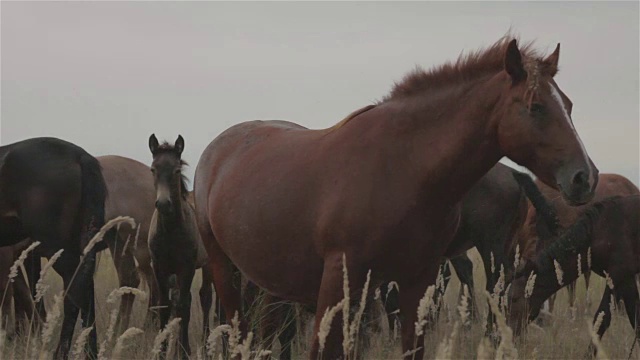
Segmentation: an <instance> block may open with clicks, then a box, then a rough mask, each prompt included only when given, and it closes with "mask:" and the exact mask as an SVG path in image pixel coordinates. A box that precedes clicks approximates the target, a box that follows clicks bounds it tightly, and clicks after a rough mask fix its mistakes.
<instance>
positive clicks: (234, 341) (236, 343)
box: [229, 311, 242, 358]
mask: <svg viewBox="0 0 640 360" xmlns="http://www.w3.org/2000/svg"><path fill="white" fill-rule="evenodd" d="M241 335H242V334H241V332H240V315H239V314H238V312H237V311H236V313H235V315H233V319H231V330H229V350H230V354H231V358H233V357H234V356H236V355H238V354H239V353H240V348H239V347H240V337H241Z"/></svg>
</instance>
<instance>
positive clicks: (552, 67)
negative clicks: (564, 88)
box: [544, 43, 560, 77]
mask: <svg viewBox="0 0 640 360" xmlns="http://www.w3.org/2000/svg"><path fill="white" fill-rule="evenodd" d="M559 59H560V43H558V45H557V46H556V49H555V50H554V51H553V53H551V55H549V56H547V58H546V59H544V65H545V66H546V67H547V70H548V71H549V74H550V75H551V77H554V76H556V73H558V60H559Z"/></svg>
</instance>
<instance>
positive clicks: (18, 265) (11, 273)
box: [9, 241, 40, 283]
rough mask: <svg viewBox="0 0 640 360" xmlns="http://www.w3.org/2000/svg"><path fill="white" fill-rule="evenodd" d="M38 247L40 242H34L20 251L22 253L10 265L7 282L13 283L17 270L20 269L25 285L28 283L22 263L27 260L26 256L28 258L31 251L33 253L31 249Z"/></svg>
mask: <svg viewBox="0 0 640 360" xmlns="http://www.w3.org/2000/svg"><path fill="white" fill-rule="evenodd" d="M38 245H40V241H35V242H33V243H32V244H31V245H29V247H28V248H26V249H24V250H23V251H22V253H20V256H18V259H17V260H16V261H15V262H14V263H13V265H11V268H10V269H9V281H10V282H14V281H15V278H16V276H18V269H21V270H22V273H23V276H24V279H25V281H27V283H29V279H28V277H27V275H26V273H27V272H26V270H25V269H24V261H25V260H26V259H27V256H29V253H30V252H31V251H33V249H35V248H36V247H38Z"/></svg>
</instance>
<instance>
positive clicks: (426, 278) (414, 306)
mask: <svg viewBox="0 0 640 360" xmlns="http://www.w3.org/2000/svg"><path fill="white" fill-rule="evenodd" d="M439 266H440V262H439V261H433V262H430V263H429V264H428V266H427V268H425V269H424V270H422V272H421V274H420V276H418V277H417V278H416V279H417V281H415V282H413V283H409V284H407V283H403V282H401V283H399V285H400V288H401V289H402V291H400V293H399V295H400V318H401V329H402V352H403V355H404V356H403V358H405V359H422V358H423V357H424V331H425V329H424V328H423V329H422V331H421V332H420V333H416V322H417V321H418V320H419V319H418V307H419V306H420V300H421V299H422V298H423V297H424V296H425V294H426V292H427V288H428V287H429V286H430V285H434V286H435V282H436V277H437V276H438V268H439ZM435 291H437V290H435V289H434V292H433V293H432V294H435ZM432 300H433V299H432ZM427 303H429V302H427ZM421 310H425V311H427V312H426V313H425V315H426V316H425V319H422V320H427V321H428V317H429V313H430V312H431V311H433V310H435V308H434V307H432V308H428V309H421Z"/></svg>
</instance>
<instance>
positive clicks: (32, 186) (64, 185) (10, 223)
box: [0, 138, 107, 359]
mask: <svg viewBox="0 0 640 360" xmlns="http://www.w3.org/2000/svg"><path fill="white" fill-rule="evenodd" d="M106 196H107V188H106V185H105V181H104V178H103V176H102V171H101V169H100V164H99V162H98V160H97V159H96V158H94V157H93V156H91V155H90V154H89V153H87V152H86V151H85V150H84V149H82V148H80V147H79V146H77V145H74V144H71V143H69V142H66V141H64V140H60V139H56V138H32V139H27V140H23V141H19V142H16V143H13V144H9V145H5V146H2V147H0V219H1V220H0V228H1V229H0V234H2V235H3V236H2V237H0V246H10V245H14V244H15V243H17V242H19V241H22V240H24V239H25V238H31V239H32V240H33V241H39V242H40V245H39V246H38V247H37V248H36V250H35V251H36V253H37V254H38V255H39V256H44V257H47V258H50V257H51V256H53V254H54V253H56V252H57V251H58V250H60V249H64V252H63V253H62V256H61V257H60V258H59V259H58V261H57V262H56V263H55V265H54V266H53V268H54V269H55V270H56V272H57V273H58V274H60V276H61V277H62V279H63V282H64V288H65V289H66V296H65V298H64V320H63V323H62V330H61V333H60V342H59V343H58V347H57V349H56V353H55V357H56V358H64V359H66V358H67V357H68V353H69V350H70V349H71V341H72V338H73V332H74V328H75V325H76V320H77V318H78V313H79V312H80V313H81V317H82V325H83V327H93V329H92V330H91V332H90V335H89V338H88V341H87V343H86V349H85V350H86V351H87V355H88V356H95V355H96V354H97V336H96V330H95V326H94V325H95V324H94V322H95V298H94V283H93V274H94V271H95V259H96V251H97V249H95V248H94V249H92V250H90V251H88V252H87V254H85V255H84V257H82V254H83V249H84V248H85V247H86V245H87V244H88V242H89V240H90V239H91V238H92V237H93V235H94V234H95V233H96V232H97V231H98V230H99V229H100V228H101V227H102V226H103V225H104V203H105V198H106ZM4 235H8V236H4ZM81 259H83V261H82V262H81Z"/></svg>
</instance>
